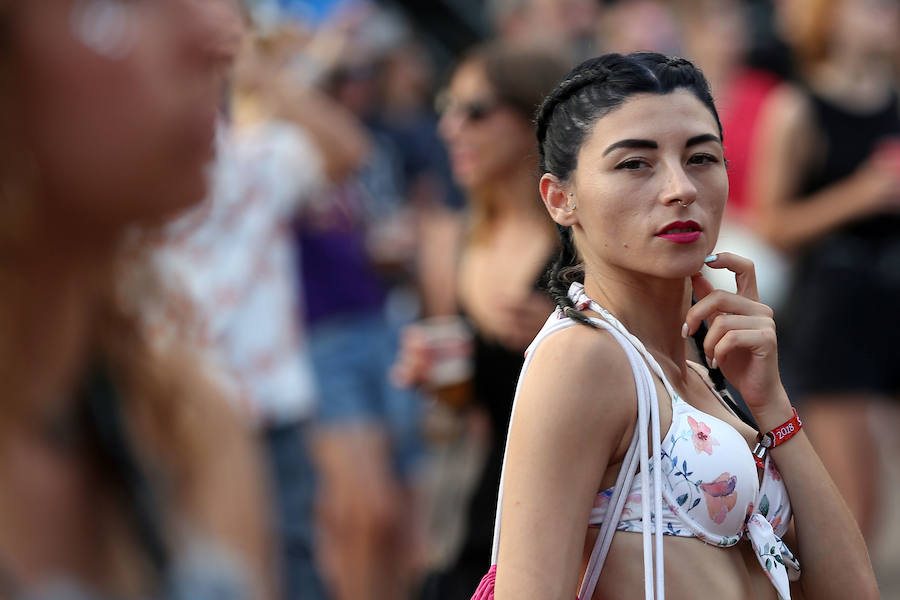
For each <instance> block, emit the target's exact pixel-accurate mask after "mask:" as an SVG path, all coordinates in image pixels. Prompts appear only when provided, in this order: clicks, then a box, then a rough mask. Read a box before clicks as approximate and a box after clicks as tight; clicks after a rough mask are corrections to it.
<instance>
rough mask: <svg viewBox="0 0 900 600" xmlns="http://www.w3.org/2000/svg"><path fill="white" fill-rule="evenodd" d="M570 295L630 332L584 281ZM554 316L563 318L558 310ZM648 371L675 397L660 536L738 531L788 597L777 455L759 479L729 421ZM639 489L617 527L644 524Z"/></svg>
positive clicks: (637, 483)
mask: <svg viewBox="0 0 900 600" xmlns="http://www.w3.org/2000/svg"><path fill="white" fill-rule="evenodd" d="M569 295H570V296H571V297H572V300H573V302H574V303H575V306H576V307H577V308H578V309H579V310H584V309H587V308H590V309H591V310H593V311H594V312H597V313H598V314H600V315H601V316H602V317H603V320H604V321H605V322H606V323H608V324H609V325H612V327H614V328H615V329H616V330H618V331H619V332H621V333H623V334H627V330H626V329H625V327H624V326H623V325H622V324H621V323H620V322H619V321H618V320H617V319H616V318H615V317H614V316H613V315H612V314H610V313H609V312H608V311H606V310H605V309H604V308H602V307H601V306H599V305H598V304H597V303H596V302H593V301H592V300H590V298H588V297H587V296H586V295H585V294H584V288H583V286H581V285H580V284H573V285H572V289H570V291H569ZM557 318H561V319H566V318H567V317H565V316H564V315H562V313H558V315H557ZM552 320H553V318H552V317H551V321H552ZM626 337H628V338H631V339H630V340H629V341H632V343H635V342H636V344H635V345H636V346H637V345H638V344H640V342H639V341H638V340H637V339H636V338H634V337H633V336H631V335H630V334H628V335H627V336H626ZM637 349H638V350H639V351H640V353H641V354H642V355H643V356H644V359H645V360H647V362H648V363H650V365H651V367H653V366H654V365H655V363H656V361H655V360H654V359H653V357H652V356H651V355H650V354H649V352H647V351H646V349H644V348H643V345H642V344H640V346H639V347H638V348H637ZM651 361H652V362H651ZM688 364H689V365H690V366H691V367H693V368H694V369H695V370H697V371H698V373H699V374H700V375H701V377H702V378H703V379H704V381H705V382H706V383H707V386H708V387H709V388H710V390H711V391H712V392H713V393H714V394H715V395H716V397H717V398H719V400H720V401H721V402H722V403H723V404H724V405H725V406H726V407H728V405H727V404H726V403H725V401H724V400H723V399H722V398H721V396H720V395H719V394H718V393H717V392H716V391H715V389H714V388H713V387H712V386H711V385H710V383H709V381H708V380H707V377H706V376H705V374H704V372H703V370H702V367H700V366H699V365H695V364H693V363H690V362H689V363H688ZM655 366H656V367H658V365H655ZM653 370H654V371H656V374H657V376H658V377H659V378H660V379H661V380H662V383H663V385H664V386H665V388H666V390H667V391H668V393H669V396H670V399H671V403H672V424H671V426H670V427H669V430H668V431H667V432H666V433H665V435H663V436H662V442H661V444H660V453H659V454H660V461H659V463H658V464H659V465H660V468H661V471H662V473H661V482H662V486H661V489H662V500H663V502H662V511H661V518H660V522H661V525H662V528H663V530H662V533H663V535H674V536H681V537H696V538H699V539H700V540H702V541H704V542H706V543H708V544H712V545H715V546H720V547H728V546H733V545H735V544H737V543H738V542H739V541H740V540H741V539H742V538H744V537H746V538H748V539H749V541H750V543H751V545H752V546H753V549H754V551H755V553H756V555H757V557H758V559H759V563H760V565H761V566H762V568H763V569H764V570H765V572H766V575H767V576H768V577H769V579H770V580H771V582H772V584H773V585H774V587H775V589H776V590H777V592H778V594H779V596H780V597H781V598H783V599H785V600H787V599H789V598H790V584H789V581H793V580H796V579H797V577H799V574H800V566H799V563H798V562H797V560H796V559H795V558H794V555H793V554H792V553H791V552H790V550H788V548H787V547H786V546H785V544H784V542H783V541H782V540H781V536H783V535H784V534H785V532H786V531H787V528H788V526H789V524H790V520H791V504H790V499H789V497H788V493H787V489H786V488H785V486H784V482H782V480H781V475H780V474H779V472H778V469H777V468H776V466H775V464H774V462H773V461H772V459H771V457H769V456H767V458H766V462H765V469H764V472H763V475H762V481H760V478H759V476H758V470H757V469H758V468H757V466H756V462H755V460H754V457H753V454H752V452H751V451H750V447H749V446H748V445H747V441H746V439H745V438H744V437H743V436H742V435H741V434H740V433H739V432H738V431H737V430H736V429H735V428H734V427H732V426H731V425H729V424H728V423H726V422H724V421H722V420H721V419H718V418H716V417H714V416H712V415H709V414H706V413H704V412H702V411H700V410H698V409H696V408H694V407H693V406H691V405H690V404H688V403H687V402H685V401H684V400H683V399H682V398H681V397H680V396H679V395H678V394H677V392H675V390H674V389H673V388H672V386H671V384H670V383H669V382H668V381H667V380H666V378H665V376H664V375H663V373H662V370H661V369H657V368H654V369H653ZM728 408H729V410H731V409H730V407H728ZM655 464H656V461H651V462H650V463H649V470H650V473H651V474H652V473H653V469H654V465H655ZM613 492H614V488H610V489H607V490H604V491H602V492H600V493H598V494H597V497H596V499H595V502H594V507H593V510H592V511H591V517H590V521H589V524H590V525H591V526H598V525H600V524H601V523H603V521H604V520H605V516H606V514H607V512H608V510H609V504H610V498H611V497H612V496H613ZM642 492H643V485H642V479H641V478H639V477H635V478H634V479H633V481H632V483H631V486H630V488H628V495H627V497H626V499H625V503H624V507H623V509H622V512H621V516H620V517H619V521H618V524H617V525H616V529H617V530H619V531H638V532H640V531H643V525H642V523H643V521H642V519H641V517H642V514H643V508H642V501H643V498H642V496H643V493H642Z"/></svg>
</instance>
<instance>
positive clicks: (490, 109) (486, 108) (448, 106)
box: [438, 99, 502, 123]
mask: <svg viewBox="0 0 900 600" xmlns="http://www.w3.org/2000/svg"><path fill="white" fill-rule="evenodd" d="M442 104H443V106H440V105H439V106H438V113H440V114H442V115H445V114H455V115H458V116H461V117H462V118H463V119H464V120H466V121H468V122H470V123H478V122H480V121H484V120H485V119H487V118H488V117H490V116H491V115H492V114H494V112H496V111H497V110H498V109H499V108H500V107H501V106H502V103H501V102H499V101H497V100H487V99H481V100H470V101H468V102H452V101H445V102H443V103H442Z"/></svg>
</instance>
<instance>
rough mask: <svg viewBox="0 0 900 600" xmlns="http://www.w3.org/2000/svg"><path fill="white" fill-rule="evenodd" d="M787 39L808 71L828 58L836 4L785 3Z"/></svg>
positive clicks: (825, 0)
mask: <svg viewBox="0 0 900 600" xmlns="http://www.w3.org/2000/svg"><path fill="white" fill-rule="evenodd" d="M783 4H784V6H783V7H782V9H781V10H782V14H781V20H782V23H781V25H782V27H783V29H784V31H783V35H784V37H785V40H786V41H787V42H788V44H789V45H790V46H791V47H793V48H794V51H795V52H796V53H797V58H798V59H799V60H800V62H801V64H802V65H803V66H806V67H810V66H815V65H817V64H818V63H820V62H822V61H823V60H825V59H826V58H827V57H828V52H829V44H830V36H831V29H832V22H833V20H834V13H835V0H784V2H783Z"/></svg>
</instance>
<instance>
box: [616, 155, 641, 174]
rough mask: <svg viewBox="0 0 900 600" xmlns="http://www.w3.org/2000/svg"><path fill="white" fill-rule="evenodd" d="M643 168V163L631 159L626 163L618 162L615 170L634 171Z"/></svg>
mask: <svg viewBox="0 0 900 600" xmlns="http://www.w3.org/2000/svg"><path fill="white" fill-rule="evenodd" d="M643 166H644V161H643V160H640V159H638V158H631V159H628V160H626V161H622V162H620V163H619V164H618V165H616V168H617V169H625V170H627V171H636V170H638V169H640V168H641V167H643Z"/></svg>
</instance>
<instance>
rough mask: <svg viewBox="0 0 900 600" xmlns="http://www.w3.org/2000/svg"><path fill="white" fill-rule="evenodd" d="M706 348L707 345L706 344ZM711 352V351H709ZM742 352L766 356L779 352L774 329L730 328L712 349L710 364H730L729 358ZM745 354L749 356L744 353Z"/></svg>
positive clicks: (713, 365)
mask: <svg viewBox="0 0 900 600" xmlns="http://www.w3.org/2000/svg"><path fill="white" fill-rule="evenodd" d="M704 349H705V346H704ZM707 352H709V351H707ZM740 352H749V353H750V355H753V356H758V357H766V356H768V355H774V354H775V353H776V352H777V344H776V341H775V330H774V329H768V328H766V329H730V330H728V331H726V332H725V334H724V335H723V336H722V337H721V338H720V339H719V341H718V342H717V343H716V344H715V346H714V347H713V349H712V351H711V352H709V355H710V358H711V360H712V362H713V364H711V365H710V366H711V367H712V368H716V367H719V366H722V367H723V368H724V366H725V365H727V364H728V361H729V358H730V357H732V356H734V355H738V356H740V354H739V353H740ZM743 356H749V355H747V354H744V355H743Z"/></svg>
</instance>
